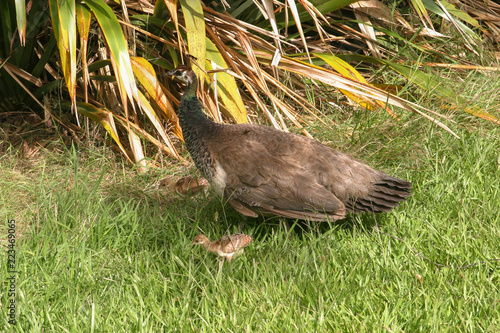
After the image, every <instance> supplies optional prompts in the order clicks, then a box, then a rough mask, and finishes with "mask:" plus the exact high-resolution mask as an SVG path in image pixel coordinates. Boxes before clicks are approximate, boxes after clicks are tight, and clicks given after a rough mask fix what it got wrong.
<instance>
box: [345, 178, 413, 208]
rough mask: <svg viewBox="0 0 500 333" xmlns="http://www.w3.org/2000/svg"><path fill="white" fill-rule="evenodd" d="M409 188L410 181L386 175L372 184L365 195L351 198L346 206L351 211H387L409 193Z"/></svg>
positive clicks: (397, 204) (404, 198)
mask: <svg viewBox="0 0 500 333" xmlns="http://www.w3.org/2000/svg"><path fill="white" fill-rule="evenodd" d="M411 188H412V186H411V183H410V182H407V181H405V180H401V179H398V178H394V177H391V176H386V177H384V178H382V179H381V180H380V181H379V182H377V183H375V184H373V187H372V189H371V191H370V192H369V193H368V195H367V196H366V197H362V198H351V199H350V200H349V202H347V203H346V207H347V209H348V210H350V211H353V212H375V213H378V212H389V211H390V210H391V209H392V208H394V207H397V206H399V203H400V202H401V201H404V200H406V198H407V197H409V196H410V195H411Z"/></svg>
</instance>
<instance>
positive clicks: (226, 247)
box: [191, 234, 253, 261]
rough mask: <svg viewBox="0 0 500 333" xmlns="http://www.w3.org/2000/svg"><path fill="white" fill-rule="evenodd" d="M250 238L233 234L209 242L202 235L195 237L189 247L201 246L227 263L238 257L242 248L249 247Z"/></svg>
mask: <svg viewBox="0 0 500 333" xmlns="http://www.w3.org/2000/svg"><path fill="white" fill-rule="evenodd" d="M252 241H253V239H252V237H250V236H248V235H245V234H234V235H229V236H222V237H221V238H220V239H218V240H216V241H213V242H210V240H209V239H208V238H207V237H206V236H205V235H203V234H199V235H197V236H196V237H195V238H194V240H193V242H192V243H191V245H202V246H203V247H204V248H205V249H206V250H207V251H208V252H212V253H215V254H217V255H218V256H220V257H222V258H226V259H227V261H231V260H233V256H236V255H240V254H242V253H243V251H244V247H246V246H248V245H250V243H251V242H252Z"/></svg>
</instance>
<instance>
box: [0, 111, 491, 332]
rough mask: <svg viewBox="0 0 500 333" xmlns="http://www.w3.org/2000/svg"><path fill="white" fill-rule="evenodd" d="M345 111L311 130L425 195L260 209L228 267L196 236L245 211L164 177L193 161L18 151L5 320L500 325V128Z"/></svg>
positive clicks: (28, 325) (214, 326) (124, 326)
mask: <svg viewBox="0 0 500 333" xmlns="http://www.w3.org/2000/svg"><path fill="white" fill-rule="evenodd" d="M497 115H498V114H497ZM330 116H331V117H336V118H335V119H334V120H335V121H336V123H337V124H339V125H338V127H337V128H336V129H335V132H333V133H332V132H325V130H324V128H322V127H321V126H318V127H312V128H311V132H312V133H313V134H314V135H315V136H316V138H318V139H319V140H321V141H323V142H326V143H327V144H329V145H330V146H332V147H334V148H338V149H342V150H344V151H346V152H348V153H350V154H352V155H354V156H356V157H358V158H360V159H363V160H364V161H365V162H367V163H369V164H370V165H372V166H374V167H376V168H379V169H382V170H384V171H387V172H388V173H390V174H392V175H395V176H398V177H401V178H405V179H408V180H410V181H411V182H412V183H413V184H414V192H413V196H412V197H411V198H410V199H409V200H408V201H407V202H405V203H403V204H402V205H401V206H400V207H399V208H397V209H395V210H394V211H393V212H391V213H387V214H382V215H376V216H375V215H370V214H366V215H361V216H350V217H348V218H347V219H346V220H344V221H340V222H336V223H330V224H328V223H323V224H318V223H313V224H310V225H309V226H307V225H304V224H303V223H301V222H298V223H296V224H295V226H294V228H293V229H292V230H291V231H290V232H288V231H287V229H286V227H285V225H284V223H283V221H280V220H279V219H267V220H263V219H258V220H251V219H250V220H248V221H246V225H245V227H244V230H243V231H244V232H245V233H247V234H249V235H251V236H252V237H253V238H254V240H255V241H254V243H253V244H252V245H251V246H249V247H248V248H247V249H246V252H245V254H244V255H243V256H241V257H239V258H238V259H236V260H233V262H231V263H226V264H225V265H224V267H223V268H222V270H221V271H219V269H218V263H217V259H216V257H215V256H213V255H211V254H207V253H206V252H205V251H203V250H202V248H200V247H192V246H190V242H191V241H192V239H193V238H194V236H195V235H196V234H198V233H200V232H203V233H205V234H206V235H207V236H208V237H209V238H211V239H215V238H218V237H220V236H222V235H224V234H227V233H228V232H235V231H236V229H237V225H238V223H239V222H240V221H242V218H241V217H240V216H239V215H238V214H237V213H235V212H234V211H233V210H232V209H231V208H229V207H224V206H223V204H222V203H221V202H220V201H219V200H217V199H216V198H214V197H212V196H211V195H207V196H200V197H197V198H192V199H186V198H181V197H178V196H175V195H172V194H169V193H165V192H160V191H158V190H157V189H156V188H157V183H158V180H159V179H161V178H162V177H164V176H167V175H170V174H177V175H179V174H186V173H189V172H192V173H194V172H195V171H194V167H193V166H191V168H190V169H189V168H186V167H182V166H175V167H169V168H165V169H164V170H152V171H151V172H150V173H147V174H146V175H137V173H136V172H135V171H134V170H130V168H129V167H127V166H123V165H122V164H121V162H120V160H119V158H117V157H116V155H114V154H112V153H110V152H109V151H108V150H109V149H108V150H107V148H102V147H101V148H92V149H90V150H89V149H83V148H81V149H78V150H75V149H72V148H58V147H57V144H54V145H55V146H56V148H53V149H47V150H41V151H40V152H39V154H38V155H37V156H35V157H31V158H26V157H23V156H21V155H20V154H18V153H16V152H14V151H7V153H6V154H4V155H3V156H2V157H1V158H0V168H1V174H0V216H1V221H2V225H1V226H0V242H1V245H2V250H1V254H0V259H1V263H2V265H1V269H0V281H2V283H3V287H2V288H0V300H1V301H0V302H1V305H0V331H2V332H3V331H4V330H9V329H11V330H13V331H16V332H164V331H182V332H192V331H197V332H226V331H227V332H252V331H255V332H315V331H317V332H385V331H388V332H400V331H405V332H417V331H422V332H430V331H439V332H446V331H449V332H476V331H477V332H498V331H500V290H499V289H500V273H499V267H500V261H494V260H491V259H495V258H500V166H499V163H500V139H499V138H500V130H499V128H498V126H497V127H495V126H494V125H490V124H487V123H486V122H483V121H479V120H477V119H473V118H471V119H469V118H467V117H464V116H456V117H455V119H456V120H457V121H458V124H455V125H454V126H453V129H454V130H455V131H456V133H457V134H458V135H459V136H460V137H461V139H456V138H454V137H453V136H451V135H450V134H448V133H446V132H444V131H443V130H441V129H439V128H438V127H436V126H435V125H433V124H431V123H430V122H428V121H425V120H422V119H421V118H419V117H417V116H414V115H404V116H403V118H402V119H399V120H397V121H396V120H393V119H391V118H390V116H388V115H385V114H383V112H382V111H379V112H376V113H370V112H361V113H359V112H358V113H352V114H347V115H340V116H339V115H330ZM459 124H462V125H459ZM463 124H466V125H463ZM8 219H15V221H16V236H17V237H16V243H15V250H16V253H17V258H16V263H15V265H16V270H17V275H16V281H15V285H16V293H17V298H16V319H17V324H16V325H15V326H10V325H9V324H8V320H9V318H8V317H7V314H8V308H7V305H8V304H9V302H10V299H11V298H9V296H8V293H7V290H8V287H9V280H7V279H8V278H9V277H10V274H8V271H7V265H6V264H7V249H8V248H7V245H8V243H7V234H8V226H7V221H8ZM292 222H294V221H292ZM497 260H498V259H497Z"/></svg>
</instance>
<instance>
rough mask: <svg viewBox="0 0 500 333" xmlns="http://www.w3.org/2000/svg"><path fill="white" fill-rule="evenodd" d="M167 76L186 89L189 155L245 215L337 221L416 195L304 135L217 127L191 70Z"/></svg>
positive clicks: (183, 105)
mask: <svg viewBox="0 0 500 333" xmlns="http://www.w3.org/2000/svg"><path fill="white" fill-rule="evenodd" d="M168 75H171V76H174V77H175V78H177V79H178V80H180V81H182V82H184V83H185V84H186V89H185V91H184V94H183V95H182V98H181V100H180V104H179V123H180V125H181V128H182V132H183V135H184V139H185V142H186V146H187V149H188V151H189V153H190V154H191V157H192V158H193V160H194V162H195V164H196V166H197V167H198V169H199V170H200V171H201V173H202V174H203V175H204V177H206V178H207V179H208V181H209V182H210V183H211V185H212V187H213V188H214V189H215V192H216V193H217V194H219V195H220V196H222V197H224V198H225V199H226V200H227V201H228V202H229V203H230V204H231V205H232V206H233V207H234V208H235V209H236V210H237V211H238V212H240V213H241V214H243V215H245V216H250V217H257V216H258V215H257V214H265V215H277V216H282V217H286V218H293V219H304V220H311V221H328V220H338V219H342V218H344V217H345V215H346V212H355V213H357V212H375V213H378V212H389V211H390V210H391V209H392V208H393V207H396V206H398V205H399V202H401V201H403V200H405V199H406V198H407V197H408V196H410V195H411V194H410V191H411V183H409V182H407V181H405V180H401V179H398V178H395V177H392V176H389V175H387V174H385V173H384V172H382V171H378V170H375V169H373V168H371V167H369V166H368V165H366V164H364V163H362V162H360V161H358V160H356V159H354V158H352V157H350V156H348V155H346V154H343V153H341V152H338V151H335V150H333V149H331V148H330V147H328V146H326V145H323V144H321V143H319V142H317V141H314V140H311V139H309V138H306V137H304V136H301V135H296V134H292V133H288V132H284V131H280V130H277V129H274V128H272V127H269V126H262V125H252V124H235V125H224V124H217V123H215V122H213V121H211V120H210V119H208V118H207V117H206V116H205V115H204V113H203V111H202V108H201V105H200V102H199V100H198V98H197V88H198V83H197V82H198V79H197V77H196V74H195V73H194V72H193V71H192V70H191V68H189V67H187V66H184V65H181V66H179V67H177V68H176V69H174V70H172V71H170V72H168Z"/></svg>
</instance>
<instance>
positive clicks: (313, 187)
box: [216, 127, 345, 218]
mask: <svg viewBox="0 0 500 333" xmlns="http://www.w3.org/2000/svg"><path fill="white" fill-rule="evenodd" d="M252 129H253V128H252V127H250V130H252ZM257 129H259V127H257ZM237 134H239V135H237V141H234V142H228V143H227V144H225V145H224V147H222V146H219V150H218V152H217V156H216V159H217V161H218V162H219V163H220V165H221V167H222V168H223V169H224V171H225V173H226V179H225V186H226V188H225V196H226V197H227V198H228V199H229V200H230V203H232V204H233V206H235V208H236V209H237V210H238V211H240V212H241V213H242V214H244V215H248V216H253V215H252V213H251V212H252V211H253V209H257V210H260V211H264V212H268V213H277V214H278V215H282V216H288V215H291V216H289V217H295V216H296V215H300V216H301V217H304V216H303V215H304V214H303V213H304V212H309V213H313V214H314V213H315V212H317V213H321V214H322V215H324V214H325V213H327V214H331V215H332V216H334V215H337V218H341V217H343V216H344V215H345V207H344V204H343V203H342V202H341V201H340V200H339V199H338V198H337V197H336V196H335V194H334V193H332V192H331V191H330V190H328V189H327V188H326V187H325V186H324V185H322V184H320V183H319V182H318V179H317V175H315V172H311V171H310V170H308V163H310V162H308V161H307V160H310V159H311V156H310V151H309V150H310V149H311V147H308V145H310V144H314V141H310V140H305V141H302V140H301V139H298V140H299V141H298V142H296V141H294V140H297V138H300V137H298V136H290V135H285V136H282V135H281V134H282V132H277V131H273V134H274V135H273V138H272V139H269V140H268V142H266V140H265V138H262V136H265V134H267V132H266V131H265V130H264V131H263V133H252V132H251V131H249V132H248V133H237ZM245 134H252V135H245ZM285 134H286V133H285ZM259 135H260V136H259ZM273 140H278V141H280V142H277V141H273ZM323 147H325V148H326V146H323ZM315 158H317V157H315ZM249 211H250V213H249ZM253 214H255V213H253Z"/></svg>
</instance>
